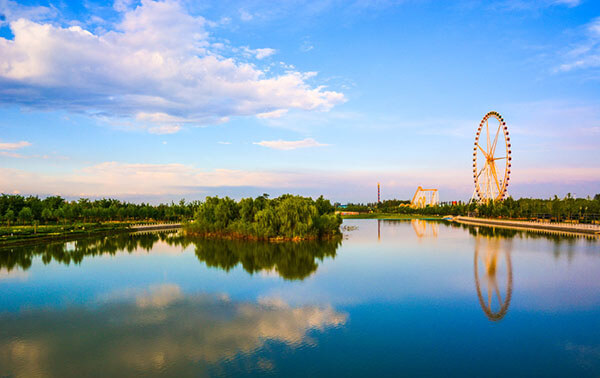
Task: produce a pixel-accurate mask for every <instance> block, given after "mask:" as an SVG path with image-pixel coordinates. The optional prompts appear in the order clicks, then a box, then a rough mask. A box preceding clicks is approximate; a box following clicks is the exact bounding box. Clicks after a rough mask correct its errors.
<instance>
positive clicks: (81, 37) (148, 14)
mask: <svg viewBox="0 0 600 378" xmlns="http://www.w3.org/2000/svg"><path fill="white" fill-rule="evenodd" d="M122 3H123V4H122ZM118 8H119V9H120V10H123V11H124V12H123V13H122V20H121V21H120V22H119V23H117V24H115V25H112V29H111V30H109V31H106V32H98V33H96V34H94V33H92V32H90V31H88V30H85V29H82V28H81V27H80V26H70V27H62V26H58V25H56V24H52V23H42V22H36V21H33V20H32V19H31V18H28V17H25V16H24V17H20V18H14V17H12V16H11V14H9V13H7V17H8V18H7V21H8V22H9V25H10V29H11V31H12V33H13V35H14V39H12V40H10V39H5V38H0V104H16V105H20V106H26V107H31V108H38V109H49V110H56V109H62V110H68V111H74V112H84V113H88V114H97V115H101V116H105V117H109V118H121V117H124V118H130V119H132V120H136V121H137V119H138V118H140V117H141V118H144V117H146V118H147V119H146V120H147V121H149V122H154V123H159V124H160V125H161V126H165V125H167V126H170V127H171V128H164V127H163V128H158V129H154V131H155V132H161V131H168V132H173V131H176V130H175V129H174V128H173V125H179V126H181V124H182V123H181V122H177V123H175V122H174V121H173V119H176V120H177V121H184V122H191V123H196V124H210V123H214V122H221V121H222V120H224V119H226V118H227V117H230V116H252V115H257V114H262V113H269V112H273V111H276V110H281V109H285V110H287V109H300V110H308V111H311V110H329V109H331V107H333V106H334V105H335V104H339V103H342V102H344V101H345V98H344V95H343V94H342V93H339V92H335V91H328V90H326V89H325V88H324V87H323V86H317V87H312V86H311V85H309V83H308V82H307V81H308V80H309V79H310V78H312V77H313V76H314V73H302V72H298V71H294V70H289V71H286V72H284V73H281V74H267V72H266V71H265V70H261V69H260V68H258V67H257V66H256V65H255V64H253V63H251V62H243V61H239V60H238V59H236V58H234V57H226V56H223V55H220V54H218V53H216V52H215V51H214V50H218V49H213V48H212V45H211V37H210V35H209V32H208V31H207V28H208V27H210V26H209V22H207V21H206V20H205V19H204V18H203V17H200V16H195V15H191V14H190V13H188V12H187V11H186V9H184V7H183V6H182V5H181V4H180V3H179V2H177V1H174V0H166V1H152V0H143V1H142V3H141V5H140V6H138V7H137V8H135V9H131V10H127V7H126V6H125V3H124V2H119V4H118ZM236 50H239V49H236ZM242 50H243V51H244V52H245V53H246V55H247V56H250V59H263V58H266V57H267V56H269V55H272V54H274V53H275V50H273V49H270V48H259V49H250V48H249V47H246V48H243V49H242ZM231 54H232V55H235V53H233V51H231ZM149 115H150V117H149ZM152 115H154V116H156V115H159V117H158V119H157V117H152ZM150 131H152V130H150Z"/></svg>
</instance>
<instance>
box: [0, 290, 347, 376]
mask: <svg viewBox="0 0 600 378" xmlns="http://www.w3.org/2000/svg"><path fill="white" fill-rule="evenodd" d="M346 319H347V315H345V314H343V313H339V312H337V311H335V310H334V309H333V308H332V307H331V306H304V307H296V308H294V307H290V306H289V305H287V304H286V303H285V302H283V301H281V300H278V299H263V300H259V301H258V302H257V303H255V302H236V301H232V300H230V299H228V298H227V296H224V295H208V294H201V295H185V294H184V293H183V292H182V290H181V289H180V288H179V286H177V285H175V284H164V285H158V286H151V287H149V288H146V289H142V290H135V289H131V288H128V289H124V290H122V291H117V292H114V293H108V294H106V295H104V296H102V297H101V298H99V299H98V304H97V305H95V306H77V307H70V308H67V309H66V310H59V309H54V310H51V309H38V310H29V311H23V312H21V313H18V314H3V315H0V322H2V330H1V331H0V366H2V374H6V375H9V376H11V375H14V376H85V375H88V374H98V372H99V371H102V375H104V376H116V375H118V376H131V375H134V374H143V375H154V374H164V373H168V374H174V375H179V376H181V375H182V374H184V375H187V374H191V373H192V372H193V374H194V375H198V374H199V373H201V372H202V371H203V370H204V371H205V372H206V371H207V370H209V369H210V366H211V365H212V364H216V363H219V362H222V361H228V360H232V359H234V358H241V359H244V360H245V363H247V364H250V365H252V364H253V365H254V367H255V368H256V369H258V370H260V369H264V368H274V367H276V366H274V365H273V363H267V364H265V361H260V360H257V359H256V358H255V356H253V353H255V352H256V351H257V350H259V349H260V348H262V347H263V346H264V345H265V344H266V343H268V342H277V343H281V344H283V345H285V346H287V347H289V348H297V347H301V346H302V345H305V344H314V343H315V341H314V340H313V339H312V338H311V337H310V333H311V332H314V331H325V330H326V329H329V328H332V327H340V326H342V325H344V324H345V323H346ZM98 369H101V370H98Z"/></svg>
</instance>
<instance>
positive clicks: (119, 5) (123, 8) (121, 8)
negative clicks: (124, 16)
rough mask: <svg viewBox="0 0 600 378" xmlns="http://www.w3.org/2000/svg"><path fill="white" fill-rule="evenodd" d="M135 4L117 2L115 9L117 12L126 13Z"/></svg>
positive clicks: (118, 0)
mask: <svg viewBox="0 0 600 378" xmlns="http://www.w3.org/2000/svg"><path fill="white" fill-rule="evenodd" d="M132 4H133V0H115V2H114V3H113V8H114V10H116V11H117V12H125V11H127V10H129V8H131V5H132Z"/></svg>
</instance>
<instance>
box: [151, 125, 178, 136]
mask: <svg viewBox="0 0 600 378" xmlns="http://www.w3.org/2000/svg"><path fill="white" fill-rule="evenodd" d="M179 130H181V126H180V125H161V126H152V127H149V128H148V132H149V133H150V134H157V135H162V134H175V133H176V132H178V131H179Z"/></svg>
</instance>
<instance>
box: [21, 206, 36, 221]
mask: <svg viewBox="0 0 600 378" xmlns="http://www.w3.org/2000/svg"><path fill="white" fill-rule="evenodd" d="M18 218H19V220H20V221H21V222H23V223H25V222H30V221H31V220H32V219H33V212H32V211H31V209H30V208H28V207H24V208H22V209H21V211H19V216H18Z"/></svg>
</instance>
